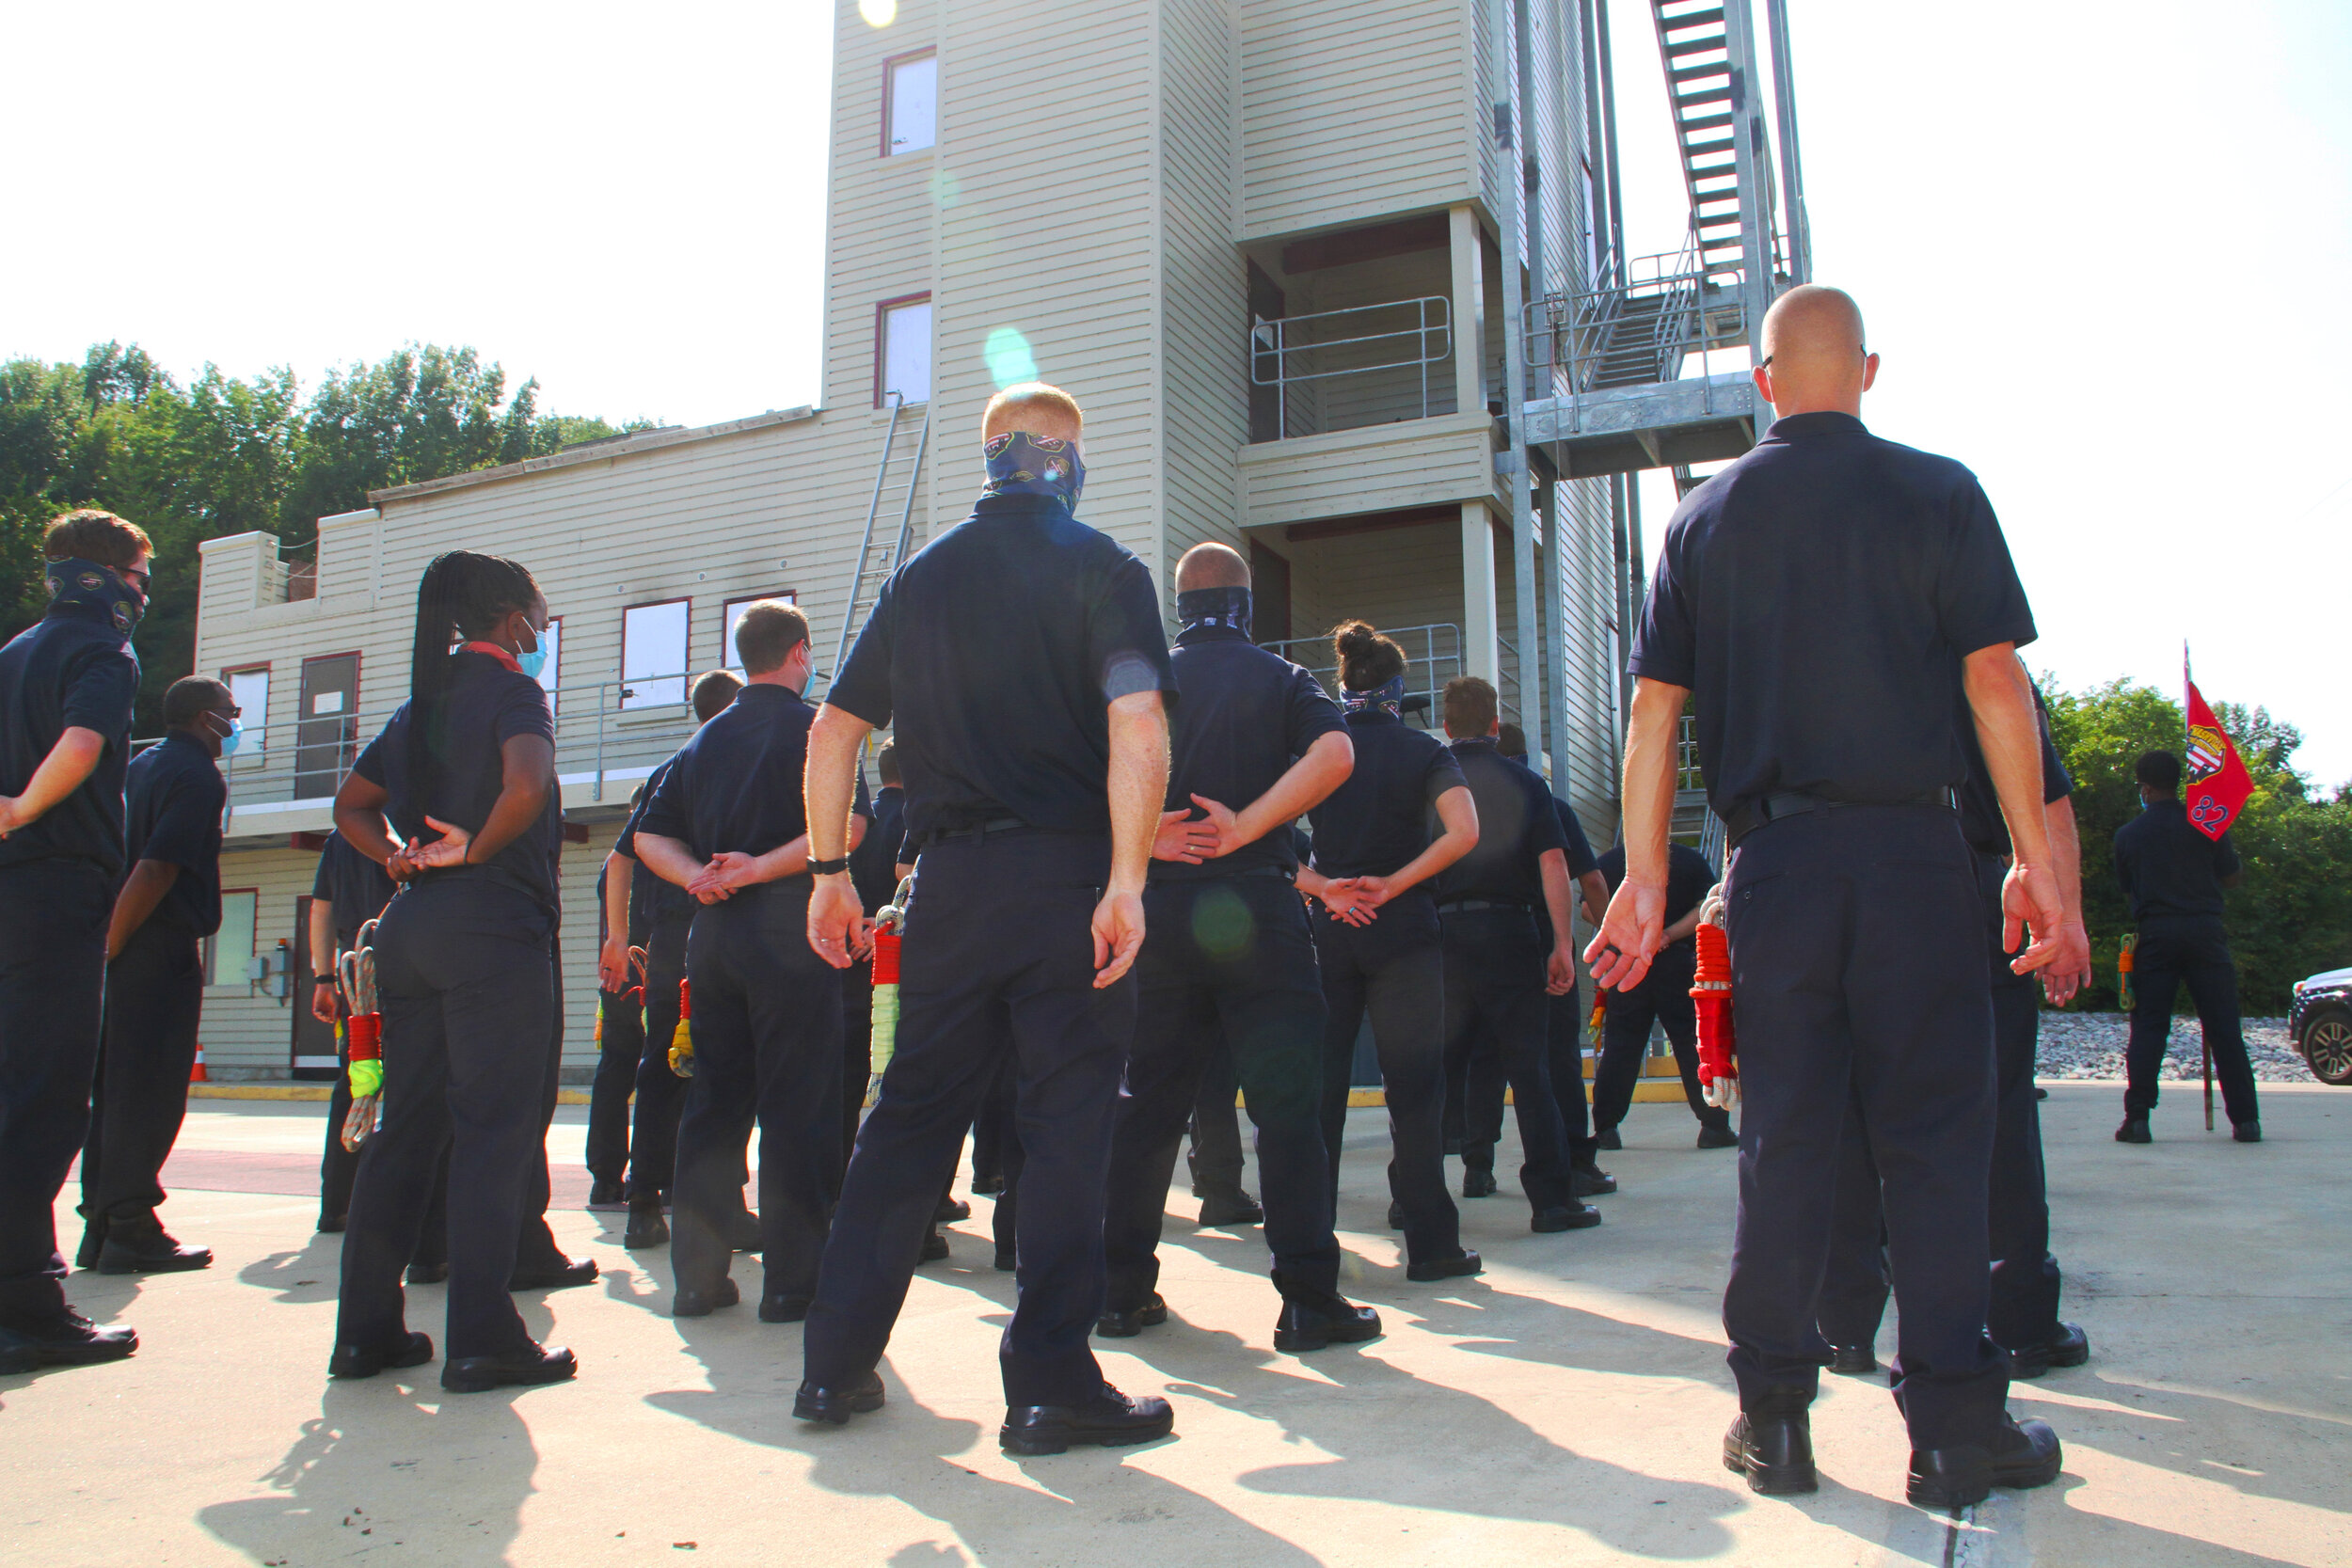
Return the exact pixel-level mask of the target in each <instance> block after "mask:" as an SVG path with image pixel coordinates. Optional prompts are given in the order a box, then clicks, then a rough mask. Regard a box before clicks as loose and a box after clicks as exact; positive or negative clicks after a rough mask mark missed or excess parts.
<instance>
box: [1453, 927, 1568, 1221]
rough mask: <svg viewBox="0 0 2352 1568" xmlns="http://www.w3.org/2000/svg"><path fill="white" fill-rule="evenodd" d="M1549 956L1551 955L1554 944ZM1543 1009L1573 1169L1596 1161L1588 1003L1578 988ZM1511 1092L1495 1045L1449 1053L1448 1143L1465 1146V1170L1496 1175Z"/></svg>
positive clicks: (1475, 1042)
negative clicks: (1587, 1070) (1587, 1060)
mask: <svg viewBox="0 0 2352 1568" xmlns="http://www.w3.org/2000/svg"><path fill="white" fill-rule="evenodd" d="M1536 930H1537V932H1538V934H1540V933H1541V932H1542V930H1543V923H1542V922H1540V921H1538V922H1537V923H1536ZM1544 951H1545V952H1547V953H1549V952H1550V951H1551V944H1550V942H1549V941H1546V942H1545V943H1544ZM1544 1004H1545V1006H1544V1062H1545V1066H1546V1067H1547V1068H1548V1069H1549V1071H1550V1073H1551V1101H1552V1103H1553V1104H1554V1105H1557V1106H1558V1107H1559V1108H1560V1129H1561V1131H1562V1132H1565V1133H1566V1134H1567V1139H1568V1145H1567V1148H1568V1160H1569V1163H1570V1164H1578V1165H1581V1164H1587V1163H1589V1162H1590V1161H1591V1160H1592V1159H1593V1155H1594V1144H1595V1140H1594V1136H1593V1123H1592V1117H1591V1108H1590V1107H1589V1106H1588V1105H1587V1104H1586V1103H1585V1100H1584V1008H1583V1003H1582V999H1581V996H1580V995H1579V992H1578V988H1577V987H1574V986H1571V987H1569V988H1568V989H1567V990H1565V991H1564V992H1562V993H1561V994H1560V995H1558V996H1553V995H1550V994H1549V993H1547V994H1546V995H1545V997H1544ZM1508 1086H1509V1085H1508V1084H1507V1083H1506V1081H1505V1079H1504V1076H1503V1071H1502V1055H1501V1054H1500V1053H1498V1052H1497V1051H1496V1050H1495V1044H1494V1041H1493V1040H1491V1039H1485V1038H1478V1037H1472V1038H1471V1039H1470V1041H1469V1042H1468V1043H1467V1044H1466V1045H1464V1046H1463V1047H1462V1049H1461V1050H1460V1051H1459V1052H1458V1053H1457V1052H1454V1051H1448V1052H1447V1053H1446V1058H1445V1129H1446V1141H1447V1142H1449V1143H1454V1142H1459V1143H1460V1145H1461V1148H1462V1167H1463V1168H1464V1169H1465V1170H1483V1171H1486V1172H1487V1173H1489V1174H1492V1172H1493V1170H1494V1168H1495V1142H1496V1140H1498V1139H1499V1138H1501V1137H1502V1099H1503V1092H1504V1090H1505V1089H1506V1088H1507V1087H1508Z"/></svg>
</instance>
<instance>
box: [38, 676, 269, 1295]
mask: <svg viewBox="0 0 2352 1568" xmlns="http://www.w3.org/2000/svg"><path fill="white" fill-rule="evenodd" d="M164 725H165V728H166V730H167V734H166V735H165V736H164V738H163V741H162V743H161V744H160V745H155V746H151V747H149V748H148V749H147V750H146V751H144V752H140V753H139V755H138V757H137V759H136V760H135V761H134V762H133V763H132V764H131V769H130V776H129V783H128V786H127V792H126V793H127V802H126V811H127V816H128V827H129V854H128V856H127V858H128V860H129V861H130V863H131V874H130V876H129V877H127V878H125V879H124V880H123V883H122V890H121V891H120V892H119V893H118V894H116V895H115V906H114V916H113V919H112V920H111V921H110V922H109V924H108V927H107V931H106V1011H105V1027H104V1033H103V1043H102V1044H101V1045H100V1047H99V1050H98V1083H97V1092H96V1093H95V1094H94V1095H93V1096H92V1098H91V1101H90V1118H89V1137H88V1140H87V1143H85V1144H84V1145H83V1148H82V1221H83V1230H82V1248H81V1252H80V1253H79V1255H78V1256H76V1258H75V1259H74V1261H75V1263H77V1264H78V1265H79V1266H81V1267H82V1268H86V1269H91V1268H94V1269H96V1270H97V1271H98V1272H99V1273H101V1274H164V1273H170V1272H175V1271H178V1270H182V1269H200V1268H204V1267H206V1266H208V1265H209V1264H210V1263H211V1262H212V1260H213V1254H212V1250H211V1249H210V1248H209V1247H191V1246H182V1245H181V1244H180V1243H178V1242H176V1241H174V1240H172V1238H171V1237H170V1236H169V1235H167V1233H166V1232H165V1230H164V1227H163V1222H162V1221H160V1220H158V1219H157V1218H156V1217H155V1210H156V1206H157V1205H159V1204H161V1203H162V1202H163V1200H164V1188H163V1180H162V1174H163V1168H164V1162H165V1161H166V1160H167V1159H168V1158H170V1155H171V1146H172V1145H173V1144H174V1143H176V1142H178V1141H179V1137H180V1123H181V1122H182V1121H183V1119H185V1118H186V1117H187V1113H188V1073H189V1070H190V1069H192V1068H194V1067H195V1065H196V1027H197V1021H198V1018H199V1016H200V1015H201V1013H202V1012H203V1008H204V946H203V943H204V939H205V938H206V937H209V936H211V935H212V934H213V933H214V932H215V931H217V930H219V929H220V814H221V810H222V808H223V807H225V806H227V805H228V803H229V785H228V783H227V781H225V780H224V779H222V777H221V776H220V768H219V767H218V760H219V758H220V757H222V756H223V755H225V754H227V753H228V752H232V751H234V750H235V749H236V746H237V743H238V742H239V741H240V740H242V739H243V738H244V737H245V724H244V721H243V720H242V718H241V717H240V714H239V710H238V708H237V699H236V698H235V697H234V696H232V695H230V690H229V689H228V688H227V687H225V686H223V685H222V684H221V683H220V682H218V681H215V680H206V679H204V678H203V677H201V676H197V675H191V676H189V677H188V678H187V679H185V680H180V681H174V682H173V683H172V685H171V689H170V690H168V691H167V692H165V693H164Z"/></svg>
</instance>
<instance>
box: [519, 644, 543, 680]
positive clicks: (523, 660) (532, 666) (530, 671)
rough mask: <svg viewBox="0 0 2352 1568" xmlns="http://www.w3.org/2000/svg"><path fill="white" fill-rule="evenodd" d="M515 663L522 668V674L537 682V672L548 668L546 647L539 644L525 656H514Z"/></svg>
mask: <svg viewBox="0 0 2352 1568" xmlns="http://www.w3.org/2000/svg"><path fill="white" fill-rule="evenodd" d="M515 662H516V664H518V665H520V666H521V667H522V672H523V673H524V674H526V675H529V676H530V677H531V678H532V680H537V679H538V678H539V672H540V671H542V670H545V669H546V668H547V667H548V645H547V644H546V643H545V642H541V643H540V644H539V645H538V646H537V647H535V648H533V649H532V650H531V652H529V653H527V654H516V656H515Z"/></svg>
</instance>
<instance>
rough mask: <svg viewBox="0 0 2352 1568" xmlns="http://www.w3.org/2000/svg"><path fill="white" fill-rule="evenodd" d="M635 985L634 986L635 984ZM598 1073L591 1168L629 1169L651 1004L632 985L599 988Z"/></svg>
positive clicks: (614, 1174) (592, 1101)
mask: <svg viewBox="0 0 2352 1568" xmlns="http://www.w3.org/2000/svg"><path fill="white" fill-rule="evenodd" d="M633 989H634V988H632V990H633ZM596 1018H597V1022H598V1027H597V1030H596V1081H595V1082H594V1083H593V1084H592V1085H590V1087H589V1090H588V1174H589V1175H590V1176H593V1177H595V1178H596V1180H598V1181H599V1182H605V1181H618V1180H621V1179H622V1178H623V1177H624V1176H626V1175H628V1122H629V1103H628V1101H629V1097H630V1096H631V1095H632V1094H634V1093H636V1091H637V1069H638V1067H639V1066H640V1065H641V1064H642V1063H643V1062H644V1057H645V1010H644V1007H643V1006H640V1005H639V1001H638V998H637V997H635V996H632V995H630V994H629V993H628V991H610V990H598V991H597V992H596Z"/></svg>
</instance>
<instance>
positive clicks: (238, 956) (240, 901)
mask: <svg viewBox="0 0 2352 1568" xmlns="http://www.w3.org/2000/svg"><path fill="white" fill-rule="evenodd" d="M239 911H243V912H242V913H240V912H239ZM261 921H262V890H261V889H259V888H251V887H225V888H222V889H221V890H220V929H219V930H217V931H215V932H214V933H213V934H212V935H211V936H209V937H206V938H205V939H204V983H205V984H206V985H208V986H239V987H250V986H251V985H252V978H251V975H250V974H249V973H248V966H250V965H251V963H252V962H253V955H254V954H255V953H257V952H259V951H260V950H261V943H260V942H259V940H258V939H257V938H256V937H255V935H254V933H255V932H257V931H259V930H260V929H261ZM239 943H243V946H242V948H241V947H240V946H239Z"/></svg>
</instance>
